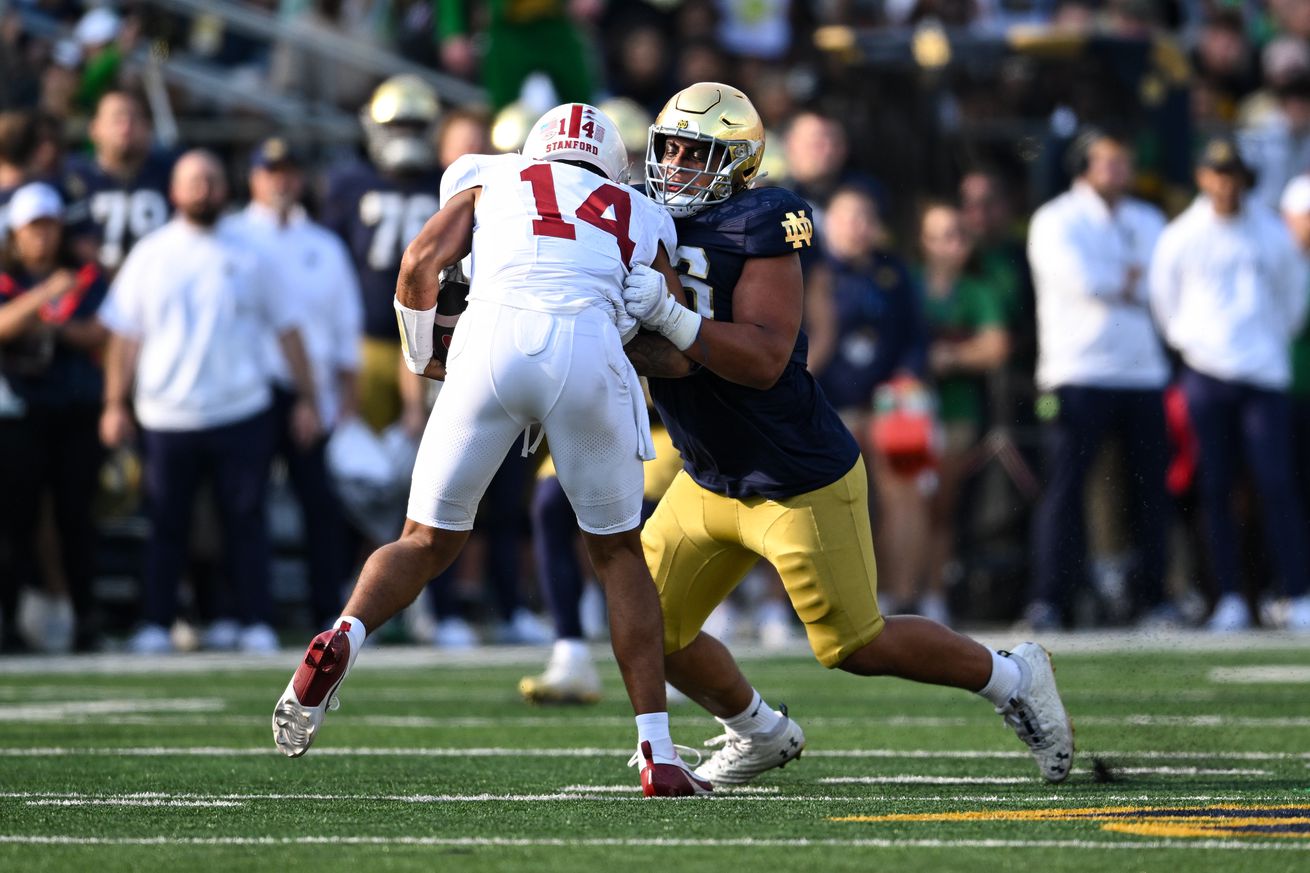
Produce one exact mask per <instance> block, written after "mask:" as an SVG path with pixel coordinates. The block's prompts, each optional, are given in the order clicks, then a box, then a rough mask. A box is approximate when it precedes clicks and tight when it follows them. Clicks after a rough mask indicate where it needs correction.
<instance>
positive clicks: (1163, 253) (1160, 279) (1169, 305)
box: [1148, 229, 1181, 346]
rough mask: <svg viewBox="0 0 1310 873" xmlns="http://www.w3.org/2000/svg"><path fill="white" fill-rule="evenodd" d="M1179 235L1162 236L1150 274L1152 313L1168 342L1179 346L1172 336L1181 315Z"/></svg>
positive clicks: (1153, 256)
mask: <svg viewBox="0 0 1310 873" xmlns="http://www.w3.org/2000/svg"><path fill="white" fill-rule="evenodd" d="M1176 238H1177V234H1176V233H1170V232H1169V230H1168V229H1166V231H1165V232H1164V233H1162V234H1160V239H1159V241H1157V242H1156V244H1155V251H1154V252H1152V254H1151V269H1150V272H1149V274H1148V278H1149V288H1150V295H1151V313H1152V315H1154V316H1155V324H1156V327H1158V328H1159V330H1160V333H1161V334H1162V335H1163V336H1164V338H1165V341H1166V342H1168V343H1169V344H1170V345H1175V346H1176V343H1174V341H1173V338H1172V336H1171V333H1170V328H1171V326H1172V324H1173V320H1174V315H1175V314H1176V313H1177V312H1178V297H1179V292H1180V290H1181V288H1180V286H1179V282H1178V276H1177V263H1176V262H1177V259H1178V254H1177V250H1178V244H1177V243H1176V242H1175V240H1176Z"/></svg>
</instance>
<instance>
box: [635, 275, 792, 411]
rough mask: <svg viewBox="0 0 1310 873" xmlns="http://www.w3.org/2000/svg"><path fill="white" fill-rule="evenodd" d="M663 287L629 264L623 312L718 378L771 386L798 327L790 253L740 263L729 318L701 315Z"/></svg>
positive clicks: (657, 277) (660, 277)
mask: <svg viewBox="0 0 1310 873" xmlns="http://www.w3.org/2000/svg"><path fill="white" fill-rule="evenodd" d="M666 285H667V279H666V278H665V277H664V276H663V275H662V274H659V273H655V272H653V271H651V270H649V269H646V268H637V267H634V268H633V271H632V275H631V276H629V277H628V281H627V282H626V283H624V286H623V299H624V302H625V303H626V305H627V309H628V312H629V313H630V314H631V315H632V316H633V317H635V318H637V319H638V320H639V321H641V323H642V325H643V326H644V327H646V328H648V329H650V330H653V331H655V332H657V333H659V334H662V335H663V336H664V337H666V338H667V339H668V341H669V342H670V343H671V344H672V345H673V346H674V347H676V348H677V349H679V350H680V351H682V352H683V353H684V354H685V355H686V356H687V357H688V358H690V359H691V360H693V361H695V362H697V363H698V364H700V365H701V366H703V367H706V368H708V369H710V370H712V371H713V372H715V373H717V374H718V375H720V376H722V377H723V378H724V379H727V380H729V381H730V382H736V383H738V384H741V385H746V386H748V387H750V388H759V389H761V390H764V389H768V388H771V387H773V385H774V383H776V382H777V381H778V377H779V376H781V375H782V371H783V370H784V369H785V368H786V366H787V361H788V359H789V358H790V357H791V352H792V349H793V348H794V347H795V345H796V335H797V334H798V333H799V332H800V328H801V313H802V309H803V297H804V286H803V284H802V282H801V265H800V259H799V258H798V257H797V256H796V255H779V256H777V257H766V258H750V259H748V260H747V261H746V263H745V265H744V266H743V267H742V271H741V277H740V278H739V279H738V280H737V284H736V286H735V287H734V288H733V292H732V300H733V321H712V320H710V319H706V318H702V317H701V316H700V315H698V314H697V313H695V312H693V311H692V310H690V309H688V308H687V307H686V306H683V305H682V303H680V302H679V301H678V300H676V299H675V298H674V297H672V296H670V295H669V294H668V293H667V291H666V290H665V287H666ZM651 375H660V374H658V373H652V374H651Z"/></svg>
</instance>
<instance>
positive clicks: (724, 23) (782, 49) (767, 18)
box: [715, 0, 793, 61]
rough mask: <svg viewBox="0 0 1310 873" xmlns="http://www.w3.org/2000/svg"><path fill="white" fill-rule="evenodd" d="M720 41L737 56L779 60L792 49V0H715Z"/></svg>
mask: <svg viewBox="0 0 1310 873" xmlns="http://www.w3.org/2000/svg"><path fill="white" fill-rule="evenodd" d="M715 5H716V6H717V7H718V10H719V28H718V31H717V34H718V40H719V45H721V46H722V47H723V48H725V49H727V51H728V52H729V53H730V54H732V55H735V56H736V57H737V58H738V59H739V60H742V59H744V60H752V61H780V60H783V59H784V58H785V56H786V55H787V54H788V52H790V51H791V48H792V45H793V42H792V30H791V0H717V2H716V4H715Z"/></svg>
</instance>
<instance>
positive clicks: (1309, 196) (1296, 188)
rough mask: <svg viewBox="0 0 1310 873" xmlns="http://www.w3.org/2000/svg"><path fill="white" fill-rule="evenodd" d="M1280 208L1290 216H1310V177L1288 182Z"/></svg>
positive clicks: (1306, 176) (1280, 201)
mask: <svg viewBox="0 0 1310 873" xmlns="http://www.w3.org/2000/svg"><path fill="white" fill-rule="evenodd" d="M1278 206H1279V208H1280V209H1282V211H1283V212H1285V213H1287V214H1288V215H1310V175H1305V176H1297V177H1295V178H1294V179H1292V181H1290V182H1288V183H1287V187H1286V188H1284V189H1283V196H1282V199H1281V200H1279V201H1278Z"/></svg>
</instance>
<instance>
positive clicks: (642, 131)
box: [596, 97, 651, 162]
mask: <svg viewBox="0 0 1310 873" xmlns="http://www.w3.org/2000/svg"><path fill="white" fill-rule="evenodd" d="M596 108H597V109H599V110H600V111H601V112H604V113H605V114H606V115H608V116H609V118H610V121H613V122H614V126H615V127H617V128H618V129H619V139H621V140H623V147H624V148H625V149H627V152H628V154H629V155H630V156H631V157H632V160H633V161H634V162H635V161H640V160H641V156H642V155H643V154H644V153H645V151H646V139H647V137H648V135H649V134H650V123H651V118H650V113H649V112H647V111H646V110H645V109H642V108H641V104H639V103H637V101H635V100H630V99H628V98H627V97H611V98H610V99H608V100H606V101H605V102H603V103H601V104H600V105H599V106H597V107H596Z"/></svg>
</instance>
